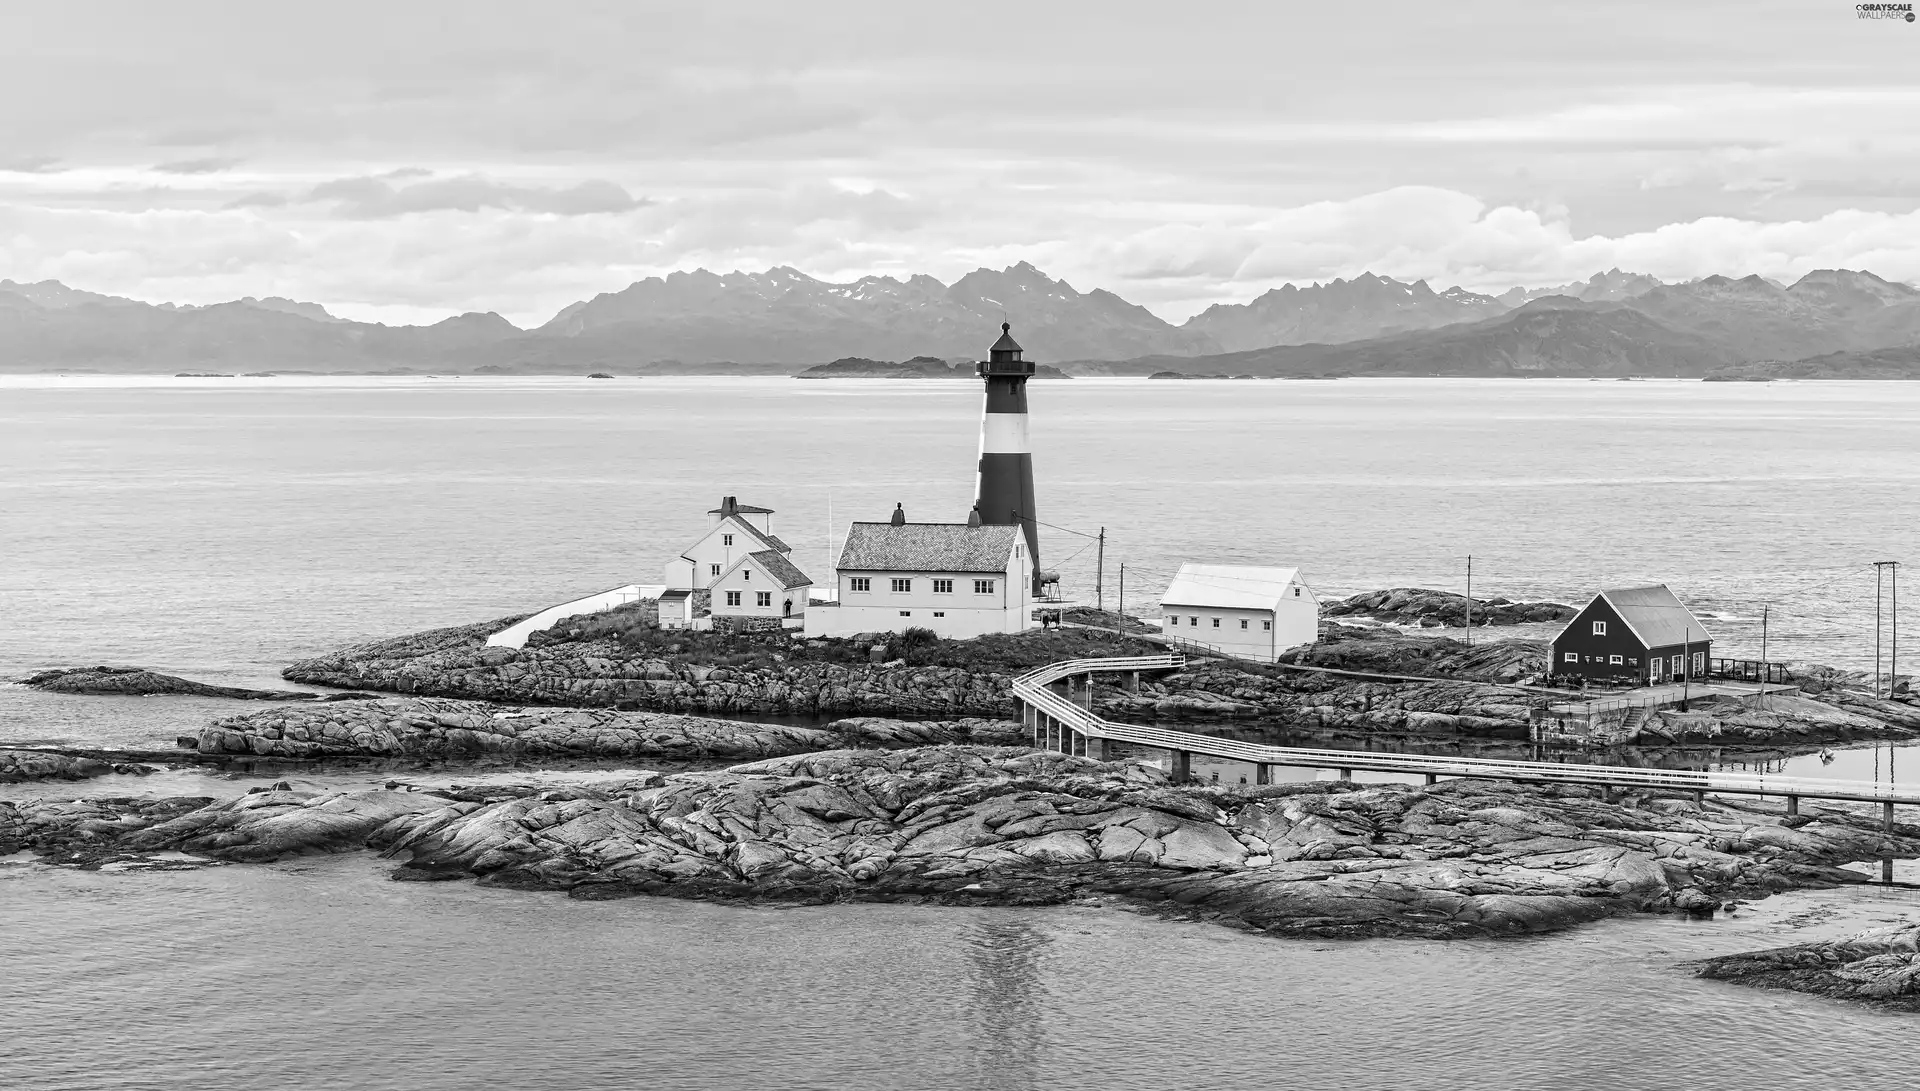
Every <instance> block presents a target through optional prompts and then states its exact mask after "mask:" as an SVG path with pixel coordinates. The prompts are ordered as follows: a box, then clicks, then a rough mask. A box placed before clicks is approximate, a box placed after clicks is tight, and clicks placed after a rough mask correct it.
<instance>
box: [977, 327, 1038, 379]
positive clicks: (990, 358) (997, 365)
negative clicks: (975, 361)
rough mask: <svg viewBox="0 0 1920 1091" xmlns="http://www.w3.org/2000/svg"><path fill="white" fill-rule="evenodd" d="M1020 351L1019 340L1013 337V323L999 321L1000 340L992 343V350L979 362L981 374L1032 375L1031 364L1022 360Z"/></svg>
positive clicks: (983, 375)
mask: <svg viewBox="0 0 1920 1091" xmlns="http://www.w3.org/2000/svg"><path fill="white" fill-rule="evenodd" d="M1020 352H1021V349H1020V342H1018V341H1015V340H1014V339H1013V324H1012V323H1010V322H1002V323H1000V340H998V341H995V342H994V343H993V351H992V352H990V353H988V354H987V359H985V360H982V361H981V362H980V374H981V376H982V377H985V376H988V375H1032V374H1033V364H1032V363H1030V362H1028V361H1026V360H1022V359H1021V358H1020Z"/></svg>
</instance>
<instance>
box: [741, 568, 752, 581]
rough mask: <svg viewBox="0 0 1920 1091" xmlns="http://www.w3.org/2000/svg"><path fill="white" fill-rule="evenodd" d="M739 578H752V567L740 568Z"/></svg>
mask: <svg viewBox="0 0 1920 1091" xmlns="http://www.w3.org/2000/svg"><path fill="white" fill-rule="evenodd" d="M740 578H741V579H743V580H750V579H752V578H753V569H751V568H742V569H741V570H740Z"/></svg>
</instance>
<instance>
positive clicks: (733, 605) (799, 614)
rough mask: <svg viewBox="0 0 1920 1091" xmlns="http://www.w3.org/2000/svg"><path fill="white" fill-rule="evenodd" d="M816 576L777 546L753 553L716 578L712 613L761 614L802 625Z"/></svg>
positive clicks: (716, 615)
mask: <svg viewBox="0 0 1920 1091" xmlns="http://www.w3.org/2000/svg"><path fill="white" fill-rule="evenodd" d="M812 592H813V580H812V578H811V577H809V576H808V575H807V574H806V573H805V572H802V571H800V569H799V568H798V567H796V566H795V565H794V563H793V562H792V561H790V560H788V559H787V556H786V554H784V553H781V552H780V551H779V550H777V549H763V550H760V551H759V552H757V553H749V554H747V555H746V556H744V557H742V558H740V559H739V560H737V561H735V562H733V564H732V565H731V566H730V567H728V568H727V570H726V571H725V572H722V573H721V574H720V578H719V579H717V580H715V581H714V582H713V606H712V616H713V618H714V620H715V624H720V619H721V618H761V619H765V620H766V621H767V622H769V623H771V622H774V621H780V622H785V623H788V627H792V628H798V627H799V622H800V620H801V618H803V617H805V616H806V613H807V596H808V595H809V594H811V593H812Z"/></svg>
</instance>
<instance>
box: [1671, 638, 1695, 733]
mask: <svg viewBox="0 0 1920 1091" xmlns="http://www.w3.org/2000/svg"><path fill="white" fill-rule="evenodd" d="M1667 647H1669V648H1671V647H1673V645H1671V644H1669V645H1667ZM1680 669H1681V675H1680V711H1682V712H1685V711H1687V699H1688V698H1689V697H1691V696H1692V695H1693V626H1691V625H1689V626H1687V627H1686V628H1685V629H1684V630H1682V632H1681V634H1680Z"/></svg>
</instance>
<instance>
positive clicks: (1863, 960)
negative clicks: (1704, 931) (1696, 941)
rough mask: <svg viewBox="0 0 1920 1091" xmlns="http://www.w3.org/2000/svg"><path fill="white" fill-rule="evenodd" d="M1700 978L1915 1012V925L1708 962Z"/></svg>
mask: <svg viewBox="0 0 1920 1091" xmlns="http://www.w3.org/2000/svg"><path fill="white" fill-rule="evenodd" d="M1695 969H1696V971H1697V972H1698V973H1699V975H1700V976H1701V977H1710V978H1716V979H1719V980H1722V981H1732V982H1735V983H1737V984H1741V985H1750V986H1753V987H1755V988H1761V989H1789V990H1792V991H1794V992H1803V993H1812V994H1813V995H1815V996H1825V997H1829V998H1832V999H1837V1000H1857V1001H1862V1002H1865V1003H1868V1004H1872V1005H1874V1006H1876V1007H1881V1008H1886V1009H1888V1010H1892V1011H1904V1012H1920V924H1904V925H1897V926H1894V927H1890V928H1875V929H1871V930H1869V931H1866V932H1861V933H1858V934H1856V935H1852V936H1848V937H1846V938H1845V939H1837V940H1828V941H1826V942H1824V943H1802V944H1796V945H1794V946H1792V947H1775V948H1772V949H1771V950H1766V951H1750V952H1747V953H1745V954H1738V955H1725V956H1722V957H1720V958H1710V959H1705V960H1702V961H1701V962H1699V963H1696V964H1695Z"/></svg>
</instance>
